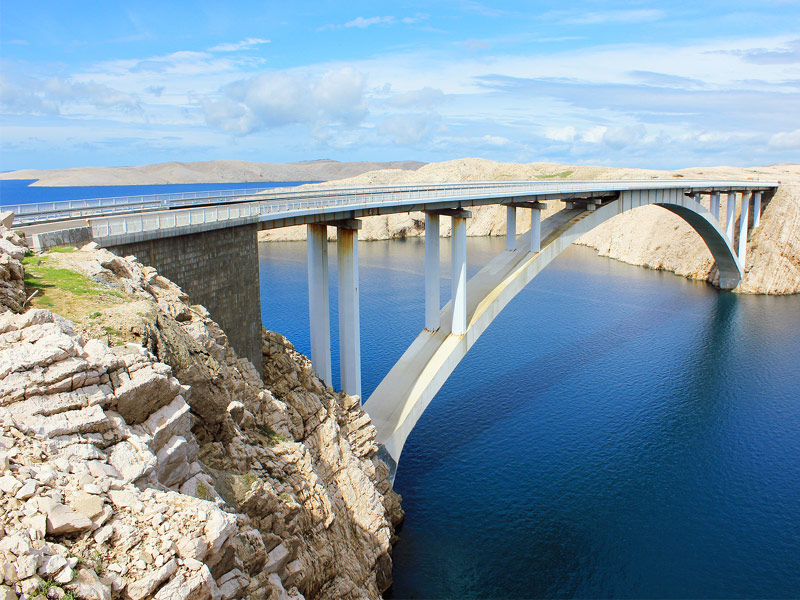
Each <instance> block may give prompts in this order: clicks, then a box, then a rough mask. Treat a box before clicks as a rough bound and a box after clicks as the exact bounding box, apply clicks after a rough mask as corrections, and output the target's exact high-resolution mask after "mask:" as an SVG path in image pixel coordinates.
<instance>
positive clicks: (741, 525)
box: [0, 182, 800, 600]
mask: <svg viewBox="0 0 800 600" xmlns="http://www.w3.org/2000/svg"><path fill="white" fill-rule="evenodd" d="M242 185H244V184H225V188H238V187H240V186H242ZM259 185H263V184H259ZM270 185H273V184H270ZM0 186H2V187H0V190H2V198H3V199H2V202H0V203H2V204H13V203H18V202H20V201H19V200H13V201H11V200H10V199H7V197H6V194H7V190H8V189H10V188H9V187H7V182H0ZM142 187H144V186H136V189H137V191H135V192H130V191H126V192H124V193H123V192H122V191H121V190H120V189H119V188H116V187H115V188H113V192H112V194H111V195H125V194H129V193H131V194H132V195H133V194H136V195H138V194H142V193H150V192H145V191H141V190H142ZM146 187H147V188H150V187H153V188H164V187H169V188H172V187H173V186H146ZM209 187H210V186H208V185H207V184H202V185H201V187H200V188H196V189H209ZM32 189H35V190H36V194H42V193H45V192H42V190H46V189H48V188H32ZM49 189H55V190H58V192H57V193H58V194H67V193H69V192H67V191H66V190H67V189H69V188H49ZM167 191H168V190H163V189H159V190H155V191H153V192H152V193H166V192H167ZM180 191H183V190H180ZM75 193H78V192H75ZM103 193H105V192H103ZM75 197H80V196H75ZM53 199H55V198H47V199H44V200H39V199H37V200H32V201H49V200H53ZM58 199H66V197H65V196H62V197H60V198H58ZM504 247H505V241H504V239H503V238H469V239H468V243H467V256H468V261H469V266H468V273H469V274H470V275H471V274H474V273H475V272H477V270H478V269H479V268H480V267H481V266H482V265H484V264H486V262H487V261H488V260H489V259H490V258H491V257H492V256H494V255H496V254H497V253H498V252H501V251H503V249H504ZM449 253H450V251H449V239H443V240H442V244H441V261H442V274H443V277H442V298H443V301H446V299H447V298H448V296H449V284H450V282H449V279H448V274H449ZM329 255H331V256H333V255H335V246H334V245H331V247H330V248H329ZM259 264H260V285H261V310H262V312H261V314H262V322H263V324H264V325H265V326H266V327H267V328H269V329H274V330H276V331H280V332H281V333H283V334H284V335H286V336H287V337H288V338H289V339H290V340H291V341H292V342H293V343H294V344H295V346H296V347H297V349H298V350H299V351H301V352H303V353H306V354H308V352H309V339H308V338H309V332H308V295H307V294H308V292H307V279H306V248H305V243H303V242H280V243H276V242H273V243H267V244H261V245H260V247H259ZM423 268H424V241H423V240H420V239H413V238H412V239H406V240H392V241H381V242H362V243H360V244H359V277H360V289H359V294H360V314H361V355H362V372H363V375H362V379H363V382H362V383H363V392H364V398H365V400H366V404H365V408H366V409H367V411H369V401H368V400H367V399H368V398H369V395H370V393H371V392H372V390H374V389H375V387H376V386H377V385H378V383H379V382H380V380H381V379H382V378H383V376H384V375H385V374H386V373H387V372H388V371H389V369H390V368H391V366H392V365H393V364H394V362H395V361H396V360H397V359H398V358H399V357H400V355H401V354H402V353H403V352H404V351H405V349H406V348H407V347H408V345H409V344H410V343H411V341H413V339H414V338H415V337H416V336H417V334H418V333H419V332H420V330H421V329H422V327H423V324H424V298H423V289H424V274H423ZM330 274H331V286H330V296H331V306H332V317H331V326H332V336H331V337H332V342H333V345H334V351H333V361H334V379H335V380H336V381H335V382H334V383H335V384H337V385H338V374H337V372H338V362H337V361H338V359H337V348H336V346H337V341H336V340H337V337H338V332H337V312H336V310H337V298H336V285H335V281H336V261H335V260H333V259H331V263H330ZM395 489H396V490H397V491H398V492H399V493H400V494H401V495H402V496H403V508H404V510H405V512H406V518H405V522H404V523H403V525H402V526H401V528H400V529H399V531H398V541H397V544H396V545H395V547H394V551H393V561H394V572H393V577H394V584H393V586H392V588H390V590H389V591H388V592H387V593H386V594H385V597H387V598H392V599H394V600H398V599H405V598H419V599H422V598H431V599H443V598H453V599H456V598H458V599H465V598H487V599H489V598H491V599H494V598H513V599H520V598H756V597H758V598H796V597H800V296H786V297H769V296H748V295H738V294H733V293H730V292H720V291H718V290H716V289H715V288H713V287H711V286H709V285H707V284H706V283H703V282H697V281H691V280H688V279H685V278H682V277H677V276H675V275H673V274H670V273H666V272H660V271H652V270H648V269H644V268H641V267H635V266H631V265H626V264H623V263H620V262H617V261H614V260H611V259H608V258H602V257H599V256H597V255H596V253H595V252H594V251H593V250H592V249H589V248H584V247H578V246H573V247H571V248H569V249H568V250H567V251H566V252H564V253H563V254H562V255H561V256H560V257H559V258H558V259H556V260H555V261H554V262H553V263H551V265H550V266H548V267H547V268H546V269H545V270H544V271H543V272H542V273H541V274H540V275H539V276H538V277H536V279H534V281H533V282H531V284H529V285H528V286H527V287H526V288H525V289H524V290H523V291H522V292H521V293H520V294H519V295H518V296H517V297H516V298H515V299H514V300H513V301H512V302H511V303H510V304H509V305H508V306H507V307H506V308H505V309H504V310H503V312H502V313H501V314H500V315H499V316H498V317H497V318H496V319H495V321H494V322H493V323H492V325H491V326H490V327H489V329H488V330H487V331H486V332H485V333H484V334H483V336H482V337H481V338H480V339H479V340H478V341H477V342H476V344H475V345H474V346H473V348H472V350H470V352H469V354H468V355H467V356H466V358H465V359H464V360H463V361H462V362H461V364H460V365H459V366H458V367H457V368H456V370H455V372H454V373H453V374H452V375H451V376H450V378H449V380H448V381H447V383H446V384H445V385H444V386H443V388H442V389H441V390H440V392H439V393H438V394H437V396H436V397H435V398H434V400H433V401H432V402H431V404H430V406H429V407H428V409H427V410H426V412H425V413H424V414H423V416H422V418H421V419H420V421H419V423H418V424H417V426H416V428H415V429H414V431H413V432H412V434H411V436H410V437H409V439H408V441H407V443H406V445H405V448H404V450H403V453H402V456H401V458H400V462H399V465H398V471H397V476H396V480H395Z"/></svg>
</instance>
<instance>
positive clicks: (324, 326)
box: [307, 224, 333, 385]
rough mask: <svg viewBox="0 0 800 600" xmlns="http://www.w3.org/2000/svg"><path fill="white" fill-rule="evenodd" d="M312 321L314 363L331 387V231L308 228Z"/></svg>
mask: <svg viewBox="0 0 800 600" xmlns="http://www.w3.org/2000/svg"><path fill="white" fill-rule="evenodd" d="M307 240H308V241H307V244H308V319H309V329H310V333H311V364H312V365H313V366H314V371H315V372H316V374H317V376H318V377H319V378H320V379H322V381H324V382H325V383H326V384H327V385H331V384H332V383H333V376H332V375H333V374H332V371H331V317H330V302H329V299H328V228H327V227H326V226H325V225H319V224H314V225H308V236H307Z"/></svg>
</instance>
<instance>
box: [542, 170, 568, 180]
mask: <svg viewBox="0 0 800 600" xmlns="http://www.w3.org/2000/svg"><path fill="white" fill-rule="evenodd" d="M574 172H575V171H561V172H559V173H553V174H552V175H539V179H555V178H559V179H566V178H567V177H569V176H570V175H572V174H573V173H574Z"/></svg>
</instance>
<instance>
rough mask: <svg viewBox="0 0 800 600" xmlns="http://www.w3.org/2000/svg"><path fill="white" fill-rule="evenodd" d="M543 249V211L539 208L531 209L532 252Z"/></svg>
mask: <svg viewBox="0 0 800 600" xmlns="http://www.w3.org/2000/svg"><path fill="white" fill-rule="evenodd" d="M541 249H542V211H541V209H539V208H532V209H531V252H539V250H541Z"/></svg>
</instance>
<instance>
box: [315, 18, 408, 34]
mask: <svg viewBox="0 0 800 600" xmlns="http://www.w3.org/2000/svg"><path fill="white" fill-rule="evenodd" d="M396 22H397V19H396V18H395V17H393V16H386V17H366V18H365V17H356V18H355V19H353V20H352V21H347V22H346V23H343V24H341V25H334V24H328V25H323V26H322V27H318V28H317V31H325V30H327V29H342V28H347V29H351V28H353V27H355V28H356V29H366V28H367V27H371V26H373V25H393V24H394V23H396ZM403 22H404V23H405V22H407V21H406V20H405V19H403Z"/></svg>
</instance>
